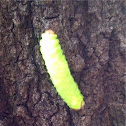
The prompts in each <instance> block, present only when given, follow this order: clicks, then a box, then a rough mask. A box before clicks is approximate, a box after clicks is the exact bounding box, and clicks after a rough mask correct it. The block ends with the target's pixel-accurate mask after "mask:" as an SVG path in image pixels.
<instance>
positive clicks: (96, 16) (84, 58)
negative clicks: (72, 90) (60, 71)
mask: <svg viewBox="0 0 126 126" xmlns="http://www.w3.org/2000/svg"><path fill="white" fill-rule="evenodd" d="M47 29H52V30H53V31H55V33H56V34H57V35H58V38H59V40H60V44H61V46H62V49H63V51H64V54H65V55H66V58H67V60H68V63H69V66H70V70H71V72H72V75H73V76H74V78H75V81H76V82H77V83H78V85H79V88H80V90H81V92H82V94H83V95H84V100H85V103H86V104H85V106H84V108H83V109H82V110H80V111H74V110H71V109H70V108H69V107H68V106H67V105H66V104H65V103H64V101H63V100H62V99H61V98H60V96H59V95H58V94H57V92H56V90H55V88H54V86H53V84H52V82H51V81H50V78H49V75H48V73H47V70H46V68H45V65H44V61H43V59H42V56H41V54H40V51H39V40H40V38H41V33H43V32H44V31H45V30H47ZM125 49H126V1H125V0H105V1H103V0H88V1H87V0H24V1H23V0H0V126H124V125H125V118H126V114H125V113H126V110H125V107H126V104H125V94H126V93H125V81H126V76H125Z"/></svg>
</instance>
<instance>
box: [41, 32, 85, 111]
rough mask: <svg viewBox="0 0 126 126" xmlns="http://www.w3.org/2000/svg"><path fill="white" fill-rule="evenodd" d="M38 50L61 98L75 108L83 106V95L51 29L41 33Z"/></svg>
mask: <svg viewBox="0 0 126 126" xmlns="http://www.w3.org/2000/svg"><path fill="white" fill-rule="evenodd" d="M41 37H42V39H41V40H40V51H41V54H42V56H43V59H44V61H45V64H46V68H47V70H48V73H49V75H50V78H51V80H52V82H53V84H54V86H55V88H56V90H57V92H58V94H59V95H60V96H61V98H62V99H63V100H64V101H65V102H66V103H67V105H68V106H69V107H70V108H72V109H75V110H79V109H81V108H82V107H83V106H84V104H85V103H84V100H83V95H82V94H81V92H80V90H79V89H78V85H77V83H76V82H75V81H74V79H73V77H72V75H71V73H70V70H69V67H68V63H67V61H66V58H65V56H64V54H63V51H62V49H61V46H60V44H59V40H58V38H57V35H56V34H55V33H54V32H53V31H52V30H47V31H45V33H43V34H42V36H41Z"/></svg>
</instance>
